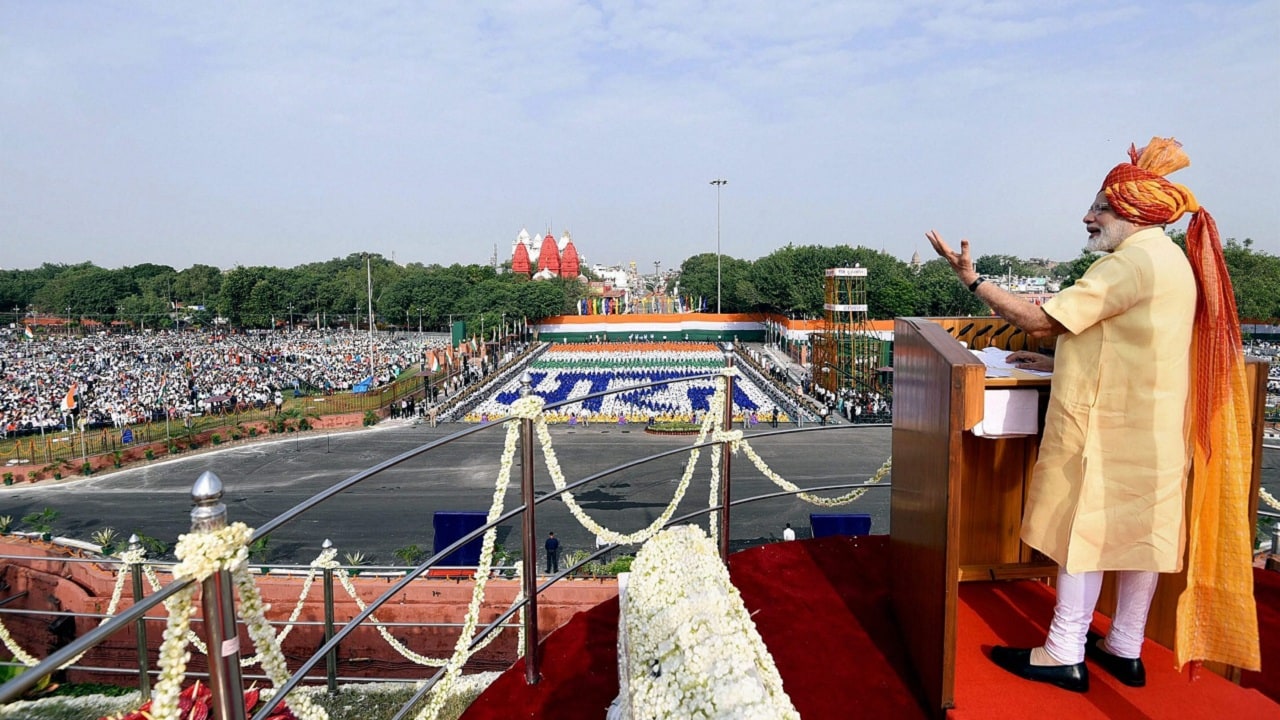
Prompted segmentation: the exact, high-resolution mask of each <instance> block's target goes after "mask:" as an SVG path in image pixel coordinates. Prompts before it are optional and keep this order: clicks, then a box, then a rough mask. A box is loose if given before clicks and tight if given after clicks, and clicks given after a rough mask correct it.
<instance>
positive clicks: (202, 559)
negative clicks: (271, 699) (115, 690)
mask: <svg viewBox="0 0 1280 720" xmlns="http://www.w3.org/2000/svg"><path fill="white" fill-rule="evenodd" d="M252 536H253V531H252V530H250V529H249V528H248V527H247V526H246V525H245V524H244V523H232V524H231V525H228V526H226V527H223V528H219V529H217V530H213V531H208V532H191V533H187V534H185V535H183V536H181V537H179V538H178V544H177V546H176V547H175V549H174V554H175V555H176V556H177V557H178V564H177V565H175V566H174V568H173V576H174V578H175V580H181V579H185V578H190V579H191V580H192V582H191V584H189V585H188V586H187V587H186V588H184V589H183V590H182V591H181V592H179V593H177V594H176V595H174V596H173V597H172V598H170V599H169V600H167V601H166V602H165V607H166V608H167V609H168V610H169V620H168V622H167V623H166V625H165V630H164V639H163V640H162V641H161V643H160V679H159V681H157V683H156V687H155V691H154V693H153V697H152V705H151V714H152V716H153V717H154V718H155V719H156V720H177V717H178V695H179V693H180V692H181V689H182V680H183V678H184V677H185V675H186V668H187V661H188V660H190V659H191V653H189V652H187V647H186V646H187V635H188V633H189V632H190V629H191V616H192V614H193V613H194V612H195V608H194V604H193V603H192V598H193V597H194V596H195V591H196V587H197V585H198V584H199V583H201V582H203V581H204V580H205V579H207V578H209V577H210V576H212V575H213V574H214V573H217V572H224V571H225V572H230V573H231V577H232V579H233V581H234V582H235V585H236V590H237V591H238V594H239V596H240V606H241V612H242V614H243V617H244V623H245V625H246V627H247V628H248V630H249V637H250V638H251V639H252V640H253V643H254V647H255V648H257V650H258V653H259V654H260V655H261V656H262V660H261V662H262V668H263V670H264V671H266V673H267V676H268V677H269V678H271V682H272V683H274V684H275V686H276V687H279V686H281V685H283V684H284V683H285V682H287V681H288V679H289V669H288V667H287V666H286V664H285V661H284V655H283V654H282V653H281V652H280V644H279V641H278V639H277V638H276V634H275V631H274V630H273V629H272V627H271V625H270V623H268V622H267V618H266V609H267V606H266V605H265V604H263V602H262V595H261V594H259V592H258V588H257V586H256V585H254V583H253V577H252V576H251V575H250V574H249V569H248V561H249V547H248V542H249V538H251V537H252ZM289 705H290V707H291V708H292V709H293V710H294V711H295V712H296V713H297V715H298V717H299V718H301V719H302V720H328V714H327V713H326V712H325V711H324V709H323V708H320V707H318V706H316V705H315V704H313V703H312V702H311V700H310V698H309V697H307V696H306V695H305V694H302V693H299V694H296V695H295V696H294V697H292V698H291V699H290V703H289Z"/></svg>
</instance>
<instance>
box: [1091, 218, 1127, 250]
mask: <svg viewBox="0 0 1280 720" xmlns="http://www.w3.org/2000/svg"><path fill="white" fill-rule="evenodd" d="M1124 230H1125V228H1124V227H1123V226H1122V225H1121V224H1120V223H1115V222H1113V223H1110V224H1108V225H1107V226H1106V227H1102V228H1098V234H1097V235H1095V236H1091V237H1090V238H1089V243H1088V244H1087V245H1085V246H1084V249H1085V250H1088V251H1089V252H1104V253H1109V252H1111V251H1112V250H1115V249H1116V247H1117V246H1119V245H1120V243H1122V242H1124V238H1125V236H1124V235H1122V234H1121V233H1123V232H1124Z"/></svg>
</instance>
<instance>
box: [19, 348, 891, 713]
mask: <svg viewBox="0 0 1280 720" xmlns="http://www.w3.org/2000/svg"><path fill="white" fill-rule="evenodd" d="M733 357H734V356H733V353H732V351H731V350H730V351H728V352H726V353H725V364H726V366H728V367H732V365H733ZM720 377H724V378H725V385H726V387H725V394H726V397H727V398H732V397H733V377H732V374H723V375H722V374H721V373H718V372H717V373H707V374H702V375H694V376H689V377H685V378H681V379H680V380H674V381H673V380H662V381H654V382H646V383H640V384H635V385H628V386H626V387H623V388H619V389H616V390H605V391H602V392H598V393H593V394H590V395H587V396H582V397H575V398H573V399H571V400H565V401H563V402H561V403H556V404H552V405H548V406H547V407H546V408H544V411H550V410H553V409H555V408H557V407H559V406H561V405H567V404H569V403H573V402H582V401H585V400H590V399H594V398H597V397H602V396H606V395H610V394H614V393H620V392H627V391H632V390H637V389H644V388H649V387H654V386H660V385H661V386H667V385H671V384H677V383H688V382H695V381H704V380H709V379H710V380H715V379H717V378H720ZM529 384H530V378H529V376H528V374H527V373H526V374H525V376H524V377H523V378H522V390H521V392H522V395H527V394H528V393H529V392H530V387H529ZM508 422H519V423H520V424H521V427H520V446H521V459H522V462H521V502H520V504H519V505H518V506H516V507H513V508H511V509H509V510H507V511H505V512H503V513H502V514H501V516H499V517H498V518H496V519H495V520H493V521H492V522H488V523H485V524H484V525H483V526H482V527H479V528H476V529H475V530H473V531H471V532H470V533H467V534H466V535H464V536H463V537H461V538H459V539H457V540H456V541H454V542H453V543H451V544H449V545H448V546H447V547H445V548H443V549H442V550H440V551H439V552H437V553H435V554H433V555H432V556H431V557H429V558H427V559H426V560H425V561H423V562H421V563H419V564H418V565H417V566H415V567H412V568H410V569H408V570H407V571H406V572H405V573H404V575H403V577H401V578H400V579H399V580H398V581H396V582H394V583H393V584H391V585H390V587H388V588H387V589H386V590H385V591H384V592H383V593H382V594H381V595H380V596H379V597H378V598H377V599H376V600H374V601H372V602H370V603H368V604H367V606H366V607H365V609H364V610H363V611H361V612H359V613H358V614H356V615H355V616H354V617H352V618H351V619H350V620H348V621H346V622H345V623H343V624H342V626H341V627H338V626H337V623H336V622H335V621H334V618H333V602H334V601H333V597H332V579H333V578H332V575H331V571H327V572H326V575H325V581H324V583H323V587H324V588H325V600H324V606H325V621H324V623H323V624H324V637H325V641H324V643H323V644H322V645H321V646H320V647H319V648H317V649H316V650H315V652H314V653H313V654H312V655H311V656H310V657H309V658H307V659H306V660H305V661H304V662H303V663H302V664H301V665H300V666H298V667H297V668H296V669H295V670H294V672H293V674H292V676H291V677H290V678H289V680H288V682H287V683H285V684H284V685H282V686H281V687H280V688H278V694H277V695H276V696H275V697H276V698H286V697H287V695H288V693H289V692H291V691H292V690H293V689H294V688H296V687H297V686H298V685H300V684H302V683H304V682H314V681H316V680H318V679H320V678H321V676H318V675H316V674H315V673H314V672H313V671H314V670H315V669H316V668H317V667H318V666H319V665H320V663H321V662H324V663H325V670H324V673H323V676H322V677H323V679H324V681H325V682H326V683H327V685H328V687H329V689H330V690H331V691H332V690H335V689H336V682H337V680H338V679H339V675H338V672H337V665H336V663H337V649H338V647H339V646H340V645H341V643H342V642H343V640H344V639H346V638H347V637H349V636H350V635H351V633H353V632H354V631H356V630H357V629H358V628H360V627H362V626H364V625H365V623H366V622H367V621H369V620H370V618H371V617H372V616H373V614H374V613H375V612H376V611H377V610H378V609H379V608H381V607H382V606H383V605H384V604H386V603H387V602H388V601H390V600H391V599H392V598H394V597H396V596H397V595H399V594H400V593H402V592H403V591H404V590H405V589H406V588H408V587H409V585H410V584H411V583H413V582H414V581H416V580H418V579H419V578H421V577H422V576H423V575H424V574H425V573H427V571H428V570H430V569H432V568H438V567H439V566H440V563H441V562H442V561H443V560H444V559H445V558H447V557H449V556H450V555H452V554H453V553H454V552H456V551H458V550H460V549H462V548H463V547H465V546H466V545H467V544H468V543H471V542H473V541H474V540H476V539H478V538H481V537H482V536H483V535H484V534H485V533H486V532H487V531H488V530H490V529H491V528H495V527H497V526H499V525H502V524H504V523H507V522H510V521H512V520H514V519H517V518H521V519H522V522H521V525H522V533H521V537H522V546H523V557H522V558H521V562H522V577H523V586H524V599H523V600H522V601H521V602H519V603H515V604H514V605H513V606H512V607H511V608H510V609H509V610H507V611H506V612H504V613H502V614H501V615H500V616H499V617H497V618H496V619H494V620H493V621H491V622H490V623H488V624H487V625H486V626H485V627H483V628H482V629H480V630H479V631H478V632H477V634H476V636H475V638H474V640H473V641H472V646H473V647H475V646H476V645H477V644H478V643H480V642H481V641H482V640H484V639H485V638H486V637H487V636H488V635H489V634H491V633H492V632H494V631H495V630H497V629H498V628H499V627H502V626H503V625H505V624H509V621H510V619H511V618H512V617H513V616H514V615H515V614H516V613H517V612H520V611H521V610H523V611H524V621H523V624H524V630H525V644H524V648H523V652H524V658H525V669H526V675H525V679H526V681H527V682H529V683H531V684H532V683H537V682H538V681H539V679H540V655H539V647H538V640H539V632H538V598H539V595H540V594H541V593H542V592H544V591H545V590H546V589H547V588H548V587H550V586H552V585H553V584H555V583H556V582H558V581H559V580H561V579H563V578H565V577H567V576H569V575H570V574H572V573H574V572H576V571H577V570H578V569H579V568H580V567H582V566H583V565H584V564H586V563H589V562H592V561H594V560H595V559H596V558H598V557H600V556H602V555H605V554H607V553H609V552H611V551H612V550H613V549H614V546H612V545H611V546H607V547H601V548H598V549H597V550H596V551H595V552H594V553H592V554H589V555H587V556H586V557H585V558H583V559H582V560H580V561H579V562H578V563H576V564H574V565H572V566H568V567H565V568H564V569H563V570H562V571H560V572H559V573H557V574H555V575H552V576H550V577H548V578H547V579H546V580H545V581H544V582H542V583H541V584H539V576H538V573H537V561H538V554H537V550H538V546H537V533H536V521H537V517H536V515H537V512H536V508H537V506H538V505H541V504H542V503H546V502H551V501H555V500H558V499H559V498H560V497H561V496H562V495H563V494H565V493H569V492H573V491H574V490H576V489H578V488H580V487H582V486H584V485H587V484H590V483H594V482H597V481H599V480H601V479H602V478H605V477H608V476H610V475H613V474H615V473H619V472H625V471H627V470H630V469H632V468H636V467H638V466H641V465H644V464H646V463H650V462H654V461H657V460H660V459H663V458H668V457H672V456H677V455H682V454H686V453H688V452H690V451H691V450H693V449H697V448H706V447H711V446H715V445H718V446H719V447H720V450H721V464H720V474H719V477H718V478H715V481H716V482H718V484H719V495H718V497H719V502H718V503H716V504H714V505H712V506H710V507H707V508H704V509H700V510H698V511H696V512H694V513H690V514H688V515H684V516H681V517H678V518H675V519H673V520H671V521H670V522H668V523H667V525H672V524H679V523H684V522H688V521H689V520H691V519H694V518H698V517H701V516H703V515H706V514H707V513H712V512H714V513H716V514H717V519H718V524H719V527H720V528H721V533H720V553H721V555H722V557H723V558H725V559H726V560H727V557H728V554H729V538H730V535H731V533H730V528H731V524H730V518H731V512H730V510H731V508H733V507H736V506H739V505H741V504H744V503H747V502H754V501H758V500H768V499H773V498H778V497H785V496H789V495H794V494H796V493H800V492H814V491H825V490H832V489H840V488H856V487H862V486H865V487H877V488H887V487H889V484H888V483H879V484H875V485H867V484H859V483H849V484H841V485H827V486H823V487H815V488H804V489H801V490H795V491H782V492H774V493H768V494H765V495H761V496H758V497H754V498H733V497H732V494H731V490H732V476H733V474H732V468H731V463H730V459H729V457H730V450H731V448H730V445H731V442H730V441H729V440H727V439H722V440H710V441H707V442H703V443H692V444H689V445H687V446H683V447H680V448H676V449H672V450H666V451H663V452H659V453H656V454H653V455H649V456H647V457H644V458H640V459H636V460H631V461H627V462H624V463H622V464H619V465H616V466H614V467H611V468H608V469H606V470H603V471H600V472H597V473H594V474H591V475H589V476H587V477H584V478H582V479H580V480H577V481H575V482H572V483H568V484H566V486H565V487H564V488H562V489H559V490H554V491H552V492H547V493H545V494H542V495H537V494H536V493H535V488H534V462H533V458H534V420H533V419H531V418H517V417H508V418H505V419H503V420H501V421H499V422H494V423H489V424H485V425H477V426H474V427H469V428H465V429H463V430H460V431H458V432H455V433H452V434H450V435H448V436H447V437H444V438H440V439H438V440H435V441H432V442H428V443H425V444H423V445H420V446H418V447H416V448H413V449H411V450H409V451H407V452H404V453H401V454H399V455H397V456H395V457H392V458H390V459H387V460H384V461H383V462H381V463H378V464H376V465H374V466H372V467H369V468H367V469H365V470H363V471H360V472H358V473H356V474H354V475H352V476H350V477H348V478H346V479H345V480H342V481H340V482H338V483H335V484H334V485H332V486H330V487H329V488H327V489H325V490H324V491H322V492H320V493H317V494H316V495H314V496H312V497H310V498H308V499H306V500H304V501H303V502H301V503H299V504H297V505H295V506H294V507H293V508H290V509H289V510H287V511H285V512H284V513H282V514H280V515H278V516H277V517H275V518H273V519H272V520H270V521H268V522H266V523H265V524H263V525H262V526H261V527H259V528H258V529H257V530H256V531H255V532H254V533H253V535H252V538H251V539H250V542H251V543H252V542H254V541H257V540H259V539H262V538H266V537H268V536H269V535H270V534H271V533H272V532H274V531H275V530H277V529H279V528H280V527H281V526H283V525H285V524H286V523H289V522H292V521H294V520H296V519H297V518H299V517H300V516H301V515H303V514H304V513H306V512H307V511H308V510H310V509H312V508H314V507H316V506H317V505H319V504H321V503H323V502H325V501H327V500H329V499H331V498H333V497H335V496H337V495H339V494H341V493H342V492H344V491H346V490H348V489H350V488H352V487H353V486H355V485H357V484H359V483H361V482H363V481H365V480H367V479H369V478H371V477H374V476H376V475H378V474H379V473H381V472H383V471H385V470H388V469H390V468H393V467H396V466H398V465H400V464H402V463H404V462H406V461H408V460H410V459H413V458H416V457H419V456H421V455H424V454H426V453H429V452H430V451H432V450H434V449H436V448H439V447H442V446H444V445H447V444H450V443H453V442H456V441H458V440H460V439H462V438H465V437H468V436H470V435H472V434H475V433H478V432H484V431H486V430H492V429H493V428H495V427H497V426H503V427H505V425H506V423H508ZM732 423H733V405H732V402H727V403H726V404H725V407H724V411H723V416H722V417H721V419H720V428H721V429H722V430H725V431H728V430H730V429H731V428H732ZM872 427H884V426H883V425H840V426H826V427H821V426H815V427H810V428H788V429H782V430H775V431H762V432H756V433H753V434H752V437H753V438H766V437H772V436H779V435H787V434H792V433H797V432H819V431H842V430H845V431H847V430H853V429H866V428H872ZM222 492H223V488H222V483H221V481H220V480H219V479H218V478H217V476H216V475H213V474H212V473H209V472H206V473H204V474H202V475H201V476H200V478H199V479H198V480H197V481H196V483H195V486H194V487H193V490H192V498H193V503H194V504H195V509H194V510H192V513H191V515H192V525H191V527H192V532H212V531H215V530H217V529H219V528H222V527H225V525H226V522H227V513H226V506H225V505H223V504H222V502H221V497H222ZM274 567H277V568H278V567H279V566H278V565H276V566H274ZM136 572H137V569H136V567H135V576H134V578H133V593H134V598H135V603H134V604H133V605H131V606H130V607H128V608H127V609H125V610H123V611H121V612H119V613H117V614H116V615H115V616H114V617H112V618H111V619H110V620H107V621H106V622H105V623H104V624H102V625H101V626H100V627H98V628H96V629H94V630H92V631H90V632H88V633H86V634H84V635H82V636H81V637H79V638H77V639H75V640H74V641H72V642H71V643H69V644H68V645H66V646H65V647H62V648H61V649H59V650H57V651H55V652H54V653H52V654H51V655H50V656H49V657H47V658H45V659H44V660H43V661H42V662H41V663H40V664H39V665H38V666H36V667H35V668H33V669H31V670H30V671H29V672H25V673H23V674H21V675H19V676H18V677H16V678H14V679H12V680H10V681H9V682H8V683H6V684H4V685H0V703H4V702H9V701H11V700H14V699H16V698H17V697H19V696H20V694H21V693H23V692H24V691H26V690H27V689H29V688H30V687H32V686H33V685H34V684H35V683H36V682H38V680H39V678H41V677H42V676H43V675H46V674H48V673H50V672H53V671H55V670H56V669H58V668H61V667H62V666H63V665H65V664H66V663H68V662H69V661H70V660H72V659H73V658H76V657H77V656H78V655H80V654H81V653H83V652H85V651H86V650H89V649H91V648H93V647H95V646H96V645H98V644H99V643H101V642H103V641H104V640H105V639H107V638H109V637H111V636H112V635H114V634H115V633H117V632H120V631H122V630H126V629H129V628H135V630H136V632H137V636H138V646H137V647H138V655H139V668H138V670H139V679H140V680H139V682H140V686H141V688H142V691H143V693H144V695H145V694H146V693H147V689H148V682H149V676H150V674H152V672H153V671H152V670H151V669H149V668H148V667H147V664H146V663H147V660H146V659H147V644H146V643H147V635H146V629H145V623H146V622H147V621H148V620H149V619H150V620H156V619H157V618H156V617H155V616H154V615H148V613H149V612H151V611H153V610H155V609H156V608H157V607H158V606H160V605H161V604H162V603H164V602H165V601H166V600H168V599H170V598H172V597H174V596H175V595H177V594H178V593H179V592H181V591H183V590H185V589H186V588H188V587H190V586H191V584H192V582H193V581H191V580H189V579H187V580H184V579H178V580H174V581H172V582H170V583H169V584H167V585H164V586H163V587H162V588H161V589H160V590H158V591H156V592H154V593H152V594H151V595H148V596H145V597H144V596H143V592H142V583H141V578H140V576H138V575H137V574H136ZM231 588H232V580H231V574H230V572H229V571H221V572H218V573H215V574H213V575H212V576H210V577H209V578H208V579H206V580H204V581H203V587H202V590H203V595H202V596H203V603H204V607H203V612H204V623H203V629H204V633H205V641H206V642H207V644H208V648H209V649H210V652H209V655H210V666H209V667H210V672H209V684H210V687H211V689H213V690H214V694H215V698H218V699H221V700H223V701H222V702H217V703H215V708H216V717H218V718H220V720H230V719H234V720H243V719H244V709H243V704H242V703H240V702H237V701H231V700H230V698H232V697H234V696H235V693H237V692H238V691H239V689H240V688H241V684H242V680H243V678H242V677H241V673H240V652H239V648H238V643H236V642H235V639H236V638H237V637H238V632H237V626H236V616H235V605H234V603H233V602H232V598H231ZM378 624H379V625H386V624H387V623H384V622H382V621H381V620H379V621H378ZM443 672H444V669H443V668H441V669H440V670H439V671H437V672H436V673H435V675H433V676H432V677H431V678H430V679H428V680H427V681H426V682H425V683H423V684H422V686H421V688H420V689H419V691H418V694H417V695H416V696H415V697H414V698H413V699H411V700H410V701H409V702H408V703H407V704H406V705H405V706H404V708H403V709H402V710H401V714H400V715H403V714H404V713H405V712H407V711H408V709H409V708H410V707H412V706H413V705H414V704H415V703H416V702H417V701H418V700H419V699H421V697H423V696H425V695H426V693H428V692H429V691H430V689H431V688H432V687H433V686H434V685H435V683H436V681H437V680H438V679H439V677H440V676H441V673H443ZM273 705H274V703H271V704H269V706H273ZM268 712H269V707H268V708H264V709H263V710H262V711H261V712H260V713H259V714H258V715H256V716H255V720H261V718H263V717H265V716H266V714H267V713H268ZM397 717H399V716H397Z"/></svg>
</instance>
